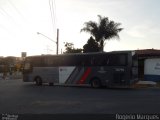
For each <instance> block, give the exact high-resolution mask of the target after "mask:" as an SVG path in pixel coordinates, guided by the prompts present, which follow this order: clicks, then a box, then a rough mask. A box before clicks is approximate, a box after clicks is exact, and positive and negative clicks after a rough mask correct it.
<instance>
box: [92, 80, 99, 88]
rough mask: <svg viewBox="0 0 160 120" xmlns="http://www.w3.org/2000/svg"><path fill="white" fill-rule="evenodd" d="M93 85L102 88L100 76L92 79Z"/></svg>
mask: <svg viewBox="0 0 160 120" xmlns="http://www.w3.org/2000/svg"><path fill="white" fill-rule="evenodd" d="M91 87H92V88H100V87H101V82H100V80H99V79H98V78H95V79H93V80H91Z"/></svg>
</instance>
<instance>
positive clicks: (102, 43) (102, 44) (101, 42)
mask: <svg viewBox="0 0 160 120" xmlns="http://www.w3.org/2000/svg"><path fill="white" fill-rule="evenodd" d="M103 51H104V41H103V40H101V41H100V52H103Z"/></svg>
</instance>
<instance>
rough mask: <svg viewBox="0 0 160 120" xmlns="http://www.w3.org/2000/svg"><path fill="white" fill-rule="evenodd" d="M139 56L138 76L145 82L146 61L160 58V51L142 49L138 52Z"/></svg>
mask: <svg viewBox="0 0 160 120" xmlns="http://www.w3.org/2000/svg"><path fill="white" fill-rule="evenodd" d="M136 54H137V56H138V75H139V79H140V80H144V61H145V60H146V59H151V58H160V50H158V49H141V50H136Z"/></svg>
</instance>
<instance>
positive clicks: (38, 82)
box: [35, 77, 42, 86]
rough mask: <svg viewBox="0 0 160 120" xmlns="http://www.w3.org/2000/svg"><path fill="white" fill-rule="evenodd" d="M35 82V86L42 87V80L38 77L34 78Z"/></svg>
mask: <svg viewBox="0 0 160 120" xmlns="http://www.w3.org/2000/svg"><path fill="white" fill-rule="evenodd" d="M35 82H36V85H37V86H41V85H42V79H41V78H40V77H36V78H35Z"/></svg>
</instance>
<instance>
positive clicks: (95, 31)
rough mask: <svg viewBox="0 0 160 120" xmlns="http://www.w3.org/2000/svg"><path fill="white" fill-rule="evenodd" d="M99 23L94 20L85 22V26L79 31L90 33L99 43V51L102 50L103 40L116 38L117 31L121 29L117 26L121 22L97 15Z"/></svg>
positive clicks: (117, 36)
mask: <svg viewBox="0 0 160 120" xmlns="http://www.w3.org/2000/svg"><path fill="white" fill-rule="evenodd" d="M98 18H99V23H96V22H94V21H89V22H85V23H84V25H85V27H84V28H82V29H81V32H82V31H84V32H88V33H90V34H91V35H92V36H93V37H94V39H95V40H96V41H97V42H98V43H99V46H100V49H101V51H103V48H104V43H105V40H110V39H111V38H118V39H119V35H118V33H119V32H120V31H122V30H123V28H119V26H120V25H121V23H116V22H114V21H112V20H109V19H108V17H102V16H101V15H98Z"/></svg>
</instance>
